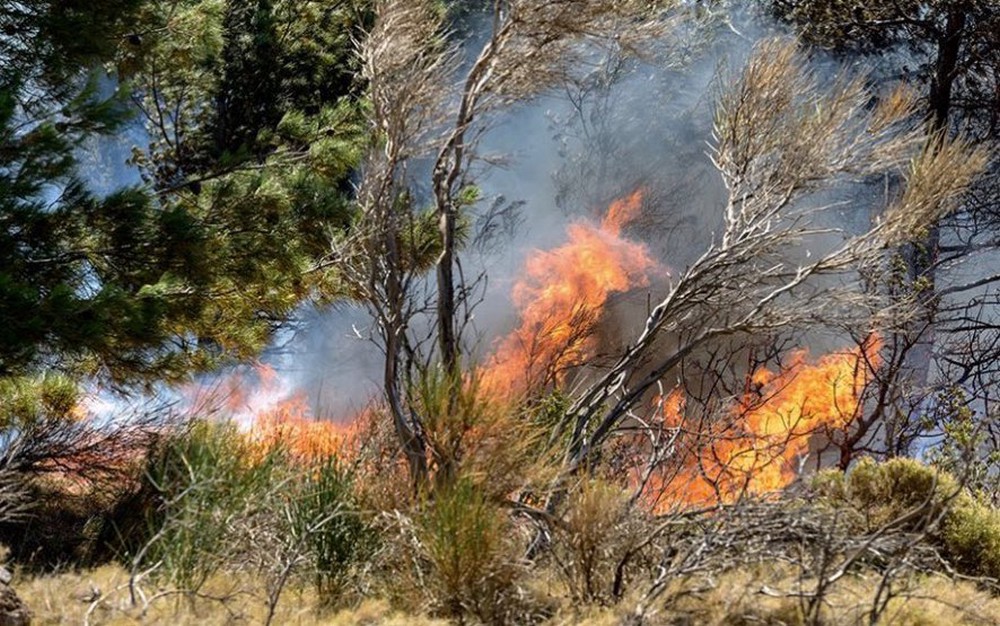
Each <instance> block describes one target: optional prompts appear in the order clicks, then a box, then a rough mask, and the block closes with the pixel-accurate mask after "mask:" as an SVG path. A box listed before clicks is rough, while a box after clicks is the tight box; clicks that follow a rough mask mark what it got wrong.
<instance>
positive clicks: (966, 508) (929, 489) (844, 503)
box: [813, 458, 1000, 580]
mask: <svg viewBox="0 0 1000 626" xmlns="http://www.w3.org/2000/svg"><path fill="white" fill-rule="evenodd" d="M813 487H814V490H815V492H816V494H817V495H819V496H820V498H821V499H822V500H823V501H825V502H826V503H827V504H830V505H833V506H836V507H838V508H840V509H842V510H844V511H846V512H847V513H848V514H850V515H851V518H850V520H849V521H851V522H852V523H853V524H854V525H855V526H856V527H857V528H858V529H859V530H860V531H862V532H873V531H875V530H878V529H879V528H881V527H883V526H884V525H886V524H888V523H890V522H894V521H899V520H903V523H901V526H902V527H903V528H904V529H906V530H911V531H920V530H924V529H925V528H926V530H927V531H928V532H929V533H930V537H931V540H932V541H933V542H934V543H936V544H937V546H938V547H939V549H940V550H941V552H942V553H943V554H944V555H945V556H946V557H947V558H948V559H949V561H951V563H952V565H953V566H954V567H955V568H956V570H957V571H959V572H961V573H963V574H968V575H973V576H987V577H990V578H995V579H998V580H1000V511H997V510H996V509H994V508H993V507H991V506H989V505H987V504H986V503H984V502H983V501H981V500H980V499H978V498H977V497H976V496H975V495H974V494H972V493H970V492H969V491H968V490H965V489H963V488H962V487H961V485H960V484H959V482H958V481H957V480H956V479H955V478H954V477H953V476H951V475H950V474H947V473H944V472H940V471H937V470H936V469H934V468H933V467H929V466H927V465H923V464H922V463H920V462H918V461H915V460H913V459H902V458H898V459H892V460H890V461H887V462H885V463H876V462H874V461H872V460H871V459H863V460H862V461H861V462H860V463H858V464H857V465H856V466H855V467H854V468H853V469H852V470H851V471H850V472H848V473H847V474H843V473H841V472H839V471H837V470H827V471H823V472H820V473H819V474H817V475H816V477H815V479H814V480H813ZM915 512H919V514H914V515H908V514H910V513H915ZM936 521H939V523H938V524H936V525H931V524H930V523H932V522H936Z"/></svg>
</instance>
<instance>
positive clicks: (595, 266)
mask: <svg viewBox="0 0 1000 626" xmlns="http://www.w3.org/2000/svg"><path fill="white" fill-rule="evenodd" d="M642 197H643V194H642V190H639V191H636V192H634V193H632V194H631V195H630V196H628V197H627V198H624V199H621V200H618V201H616V202H614V203H612V204H611V206H610V207H609V208H608V212H607V215H606V216H605V218H604V220H603V221H602V223H601V224H600V225H599V226H598V225H595V224H593V223H591V222H587V221H579V222H576V223H573V224H570V225H569V226H568V227H567V237H568V241H567V242H566V243H565V244H563V245H561V246H559V247H557V248H555V249H552V250H535V251H533V252H531V254H529V256H528V258H527V260H526V261H525V264H524V270H523V274H522V276H523V278H521V279H520V280H519V281H518V282H517V283H515V285H514V288H513V291H512V296H513V300H514V305H515V307H516V308H517V310H518V312H519V314H520V320H521V321H520V325H519V326H518V327H517V328H516V329H514V331H513V332H511V333H510V334H509V335H507V336H506V337H504V338H502V339H501V340H500V341H499V342H498V343H497V344H496V346H495V351H494V353H493V356H492V357H491V359H490V360H489V361H488V364H487V366H486V367H485V368H484V370H483V371H482V372H480V374H481V378H482V383H483V388H484V390H486V391H487V393H490V394H491V395H494V396H501V397H514V396H517V395H520V394H523V393H526V392H528V391H529V390H531V389H533V388H537V387H538V386H540V385H545V384H547V383H553V382H559V381H560V380H562V377H563V376H564V374H565V372H566V370H567V369H568V368H571V367H574V366H576V365H579V364H581V363H583V362H584V361H585V360H586V359H587V357H589V356H590V355H591V354H592V353H593V350H594V348H595V345H594V340H593V337H592V334H591V333H592V330H593V328H594V325H595V324H596V322H597V320H598V319H599V317H600V315H601V312H602V310H603V308H604V305H605V303H606V302H607V301H608V298H609V297H610V296H611V295H612V294H615V293H623V292H627V291H629V290H631V289H634V288H636V287H641V286H645V285H647V284H648V276H647V273H648V271H649V270H650V269H651V268H654V267H655V266H656V263H655V262H654V261H653V259H652V258H651V257H650V255H649V252H648V250H647V249H646V247H645V246H644V245H642V244H641V243H637V242H634V241H629V240H627V239H623V238H622V236H621V232H622V228H623V227H624V226H625V225H626V224H627V223H628V222H629V221H631V220H632V219H634V218H635V217H636V215H637V214H638V213H639V211H640V209H641V207H642Z"/></svg>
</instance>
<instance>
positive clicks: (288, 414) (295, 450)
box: [189, 364, 352, 463]
mask: <svg viewBox="0 0 1000 626" xmlns="http://www.w3.org/2000/svg"><path fill="white" fill-rule="evenodd" d="M213 387H214V389H205V388H204V387H195V388H193V389H191V390H189V395H191V396H192V397H193V398H198V397H201V396H205V397H206V398H207V399H203V400H200V401H197V404H198V405H205V404H208V405H213V404H218V405H220V406H219V409H220V410H221V411H222V415H221V417H223V418H226V419H231V420H233V421H234V422H237V423H239V424H241V425H242V426H245V427H246V429H247V430H246V436H247V438H248V439H249V440H250V441H251V442H252V443H253V444H254V446H255V448H256V449H257V451H258V453H259V454H260V455H261V456H263V455H265V454H267V453H268V452H271V451H274V450H276V449H278V448H279V447H280V448H281V449H282V450H283V451H285V452H287V453H288V454H289V455H290V456H291V458H293V459H295V460H297V461H300V462H303V463H308V462H311V461H315V460H320V459H323V458H326V457H329V456H331V455H334V454H336V453H338V452H340V451H341V450H342V448H343V446H344V442H345V441H346V439H347V438H348V437H349V436H350V434H351V432H352V428H351V426H350V425H342V424H338V423H336V422H332V421H329V420H322V419H317V417H316V416H314V415H313V414H312V410H311V409H310V407H309V402H308V399H307V398H306V395H305V393H304V392H302V391H290V390H289V388H288V386H287V385H286V384H285V382H284V381H283V380H282V379H281V376H280V375H279V374H278V373H277V372H276V371H275V370H274V368H272V367H271V366H269V365H264V364H257V365H256V366H254V371H253V375H252V376H245V375H243V374H242V373H234V374H231V375H229V376H227V377H226V378H225V379H224V380H223V381H222V382H221V383H220V382H216V383H214V385H213ZM196 406H197V405H196Z"/></svg>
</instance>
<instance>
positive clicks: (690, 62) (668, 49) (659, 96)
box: [264, 17, 769, 421]
mask: <svg viewBox="0 0 1000 626" xmlns="http://www.w3.org/2000/svg"><path fill="white" fill-rule="evenodd" d="M743 19H745V23H741V25H740V26H739V28H734V27H733V26H732V24H731V23H721V22H717V21H712V20H707V21H704V22H701V23H698V24H694V23H692V22H691V21H683V22H679V23H678V25H677V29H676V30H675V31H674V32H672V33H671V34H669V35H668V37H667V38H666V39H665V40H664V41H661V42H658V43H657V44H656V45H655V46H654V48H655V49H651V50H649V55H648V58H645V59H641V60H637V59H629V58H624V57H618V56H615V55H614V54H608V53H607V52H606V51H595V52H594V54H593V56H592V61H593V62H592V63H591V64H589V65H588V66H586V67H583V68H581V72H580V74H579V75H578V77H577V80H576V81H574V82H573V83H572V84H569V85H566V86H564V87H562V88H560V89H557V90H555V91H553V92H551V93H548V94H546V95H544V96H543V97H540V98H538V99H537V100H535V101H532V102H530V103H524V104H520V105H517V106H515V107H512V108H510V109H508V110H504V111H502V112H499V113H496V114H494V115H493V117H491V118H490V119H489V120H487V123H488V130H487V131H486V132H485V133H484V134H483V135H482V137H481V140H480V141H479V143H478V144H477V145H476V146H475V152H476V155H477V157H478V161H477V162H476V164H475V165H474V168H475V169H474V173H475V180H476V183H477V185H478V186H479V188H480V190H481V195H482V198H483V199H482V201H481V202H480V203H479V204H478V205H477V206H476V207H475V208H474V209H473V212H474V215H473V218H472V221H473V224H475V225H476V229H477V233H476V235H474V236H473V241H471V242H470V245H468V246H467V247H466V249H465V250H463V252H462V255H461V263H462V271H463V274H464V276H465V277H466V280H467V281H468V282H469V283H470V284H472V283H474V284H475V285H476V286H477V288H476V289H475V290H474V291H473V295H472V297H471V304H472V305H473V306H472V309H471V310H472V324H471V325H470V327H469V328H468V329H467V332H466V334H465V337H464V340H465V344H466V348H467V349H468V350H469V352H470V353H471V354H472V357H473V359H474V360H475V361H477V362H480V363H482V362H486V361H487V360H488V359H489V358H490V356H491V355H492V354H493V352H494V351H495V350H496V349H497V346H498V342H499V340H500V338H501V337H503V336H505V335H506V334H507V333H509V332H510V331H511V330H512V329H513V328H514V327H515V326H516V325H517V322H518V314H517V311H516V308H515V306H514V302H513V300H512V295H511V294H512V288H513V286H514V284H515V282H516V281H517V280H518V279H519V278H520V277H522V275H523V272H524V263H525V259H526V258H527V257H528V256H529V255H531V254H532V252H533V251H537V250H548V249H551V248H554V247H557V246H559V245H560V244H562V243H564V242H565V241H566V238H567V234H566V232H567V227H568V226H569V225H570V224H572V223H573V222H576V221H579V220H591V221H592V222H594V223H598V222H599V220H600V217H601V216H602V215H603V214H604V212H605V211H606V210H607V207H608V205H609V204H610V203H611V202H612V201H613V200H614V199H616V198H620V197H624V196H626V195H628V194H630V193H631V192H633V191H635V190H637V189H642V190H643V192H644V193H643V195H644V197H645V202H644V204H643V211H642V213H641V214H640V215H639V216H638V218H637V219H636V220H635V221H634V222H633V223H632V224H631V225H630V226H628V228H627V229H626V233H625V234H626V236H627V237H629V238H632V239H635V240H637V241H641V242H643V243H644V244H646V246H647V247H648V248H649V249H650V250H651V251H652V254H653V256H654V257H655V258H657V259H660V260H662V262H663V264H664V265H665V266H667V267H676V268H681V267H683V266H684V265H686V264H687V263H689V262H690V261H691V260H693V259H694V258H695V257H696V256H697V255H698V254H700V253H701V252H702V251H703V250H704V248H705V246H706V245H708V244H709V242H710V241H711V240H712V238H713V236H714V234H715V232H717V230H718V226H719V219H720V218H719V215H720V212H719V210H718V208H719V207H720V206H722V205H723V204H724V201H725V190H724V188H723V186H722V184H721V180H720V179H719V177H718V175H717V174H716V172H715V170H714V167H713V165H712V163H711V160H710V158H709V156H708V150H709V141H710V139H711V128H712V114H713V103H714V100H715V94H716V93H717V92H718V88H719V80H718V79H719V77H720V73H722V72H723V71H724V68H727V67H734V68H736V67H739V66H740V65H741V63H742V60H743V59H744V58H746V56H748V54H749V52H750V50H751V49H752V47H753V44H754V42H755V41H756V40H757V39H758V38H759V37H761V36H763V35H764V34H766V33H767V32H768V30H769V27H768V28H765V27H764V26H763V25H761V24H757V23H754V22H753V21H752V20H751V19H750V18H748V17H744V18H743ZM487 26H488V22H487V21H485V20H484V21H483V27H484V28H485V27H487ZM749 33H753V35H752V36H751V35H750V34H749ZM483 37H484V35H483V33H482V32H480V33H478V34H473V35H472V36H471V37H470V38H469V39H468V45H469V47H470V50H471V49H475V46H476V43H477V42H481V41H482V39H483ZM484 231H485V232H484ZM432 279H433V277H428V281H430V280H432ZM426 287H427V288H428V289H430V283H429V282H428V284H427V285H426ZM654 287H655V285H654ZM647 295H648V294H647V293H646V292H644V291H642V290H637V291H636V292H635V293H630V294H628V296H627V297H625V296H622V297H618V298H615V299H613V300H611V301H609V303H608V307H607V311H606V313H605V315H604V317H606V318H607V319H606V320H605V321H604V322H603V323H602V328H601V334H602V336H605V337H612V336H618V337H621V338H622V340H627V339H628V338H629V337H630V335H631V334H632V333H633V332H634V329H635V328H636V324H637V323H638V322H640V321H641V319H642V318H644V316H645V314H646V303H647V301H648V298H647ZM302 321H303V322H304V324H303V325H302V328H301V329H300V330H298V331H297V332H295V333H294V335H292V336H291V338H290V340H287V341H285V342H282V343H281V345H280V347H277V346H276V347H275V348H274V349H272V350H270V351H269V352H268V353H267V354H266V355H265V357H264V361H265V362H266V363H267V364H269V365H270V366H272V367H274V368H275V370H276V371H277V372H278V373H279V375H280V376H282V377H283V378H284V379H286V380H288V381H289V384H288V385H287V387H288V388H289V389H290V390H295V392H296V393H302V394H303V395H304V396H305V397H306V398H307V399H308V401H309V404H310V407H311V410H312V413H313V415H314V416H316V417H320V418H327V419H333V420H337V421H343V420H347V419H349V418H350V417H351V416H353V415H356V414H357V411H358V409H359V408H360V407H363V406H364V405H366V404H367V403H368V402H370V401H371V400H372V399H373V398H376V397H377V395H378V393H379V389H380V388H381V383H380V380H381V364H382V357H381V354H380V352H379V349H378V347H377V343H376V342H375V341H372V335H373V333H374V329H373V328H372V327H371V320H370V319H369V318H368V317H367V315H366V314H365V312H364V311H363V309H362V308H361V307H357V306H341V307H335V308H333V309H331V310H328V311H309V312H308V313H307V314H306V315H304V316H303V320H302ZM432 324H433V320H431V319H429V318H426V319H425V318H420V319H417V320H415V321H414V325H415V326H417V327H418V328H419V327H426V328H431V327H432ZM604 348H606V349H608V350H610V349H613V346H604Z"/></svg>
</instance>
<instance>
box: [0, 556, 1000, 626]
mask: <svg viewBox="0 0 1000 626" xmlns="http://www.w3.org/2000/svg"><path fill="white" fill-rule="evenodd" d="M536 574H538V580H536V581H533V583H532V585H533V586H535V587H536V588H537V590H539V591H540V590H541V589H542V588H545V590H546V592H547V593H549V594H554V595H557V596H560V595H561V596H562V597H556V598H553V600H554V603H555V604H557V605H558V606H559V608H558V610H557V611H556V612H555V614H554V615H553V617H551V618H550V619H549V620H548V621H547V622H545V623H546V624H548V625H549V626H569V625H570V624H582V625H585V626H612V625H614V624H620V623H621V622H622V619H623V618H625V617H626V616H627V615H628V614H629V613H630V612H631V608H632V607H633V606H634V605H635V602H636V600H637V598H636V597H629V598H626V599H625V600H624V601H623V602H622V603H621V604H619V605H616V606H610V607H602V606H597V605H585V604H580V603H578V602H574V601H573V600H571V596H570V594H563V593H562V585H561V584H559V583H556V582H554V581H553V580H548V581H546V580H544V578H546V574H545V573H540V572H536ZM127 579H128V577H127V574H126V572H125V571H124V570H123V569H121V568H120V567H117V566H105V567H101V568H98V569H94V570H89V571H82V572H63V573H60V574H57V575H51V576H43V577H37V578H33V579H23V580H15V587H16V589H17V590H18V593H19V594H20V595H21V597H22V598H23V599H24V600H25V601H26V602H27V603H28V604H29V605H30V607H31V609H32V611H33V612H34V614H35V622H34V623H35V624H39V625H46V624H79V623H83V622H84V620H85V618H86V617H87V616H88V611H89V619H90V623H91V624H108V625H128V624H164V625H166V624H169V625H171V626H173V625H177V626H187V625H190V626H195V625H209V626H210V625H214V624H220V625H221V624H234V623H244V624H260V623H263V621H264V618H265V616H266V613H267V608H266V604H265V595H264V593H263V590H262V589H261V588H260V584H259V582H258V581H255V580H253V579H252V578H250V577H248V576H247V577H232V576H229V577H218V578H216V579H213V580H211V581H209V583H208V584H207V585H206V587H205V589H204V590H203V593H202V594H201V595H200V596H199V597H196V598H190V597H188V596H180V595H177V594H171V593H170V592H169V591H166V590H160V591H159V592H157V591H155V590H153V589H149V588H147V589H145V593H146V594H147V596H148V597H149V598H150V602H149V606H148V608H147V609H146V610H145V612H143V610H142V606H141V602H140V605H139V606H137V607H132V606H131V605H130V603H129V596H128V590H127V588H126V587H124V585H125V584H126V583H127ZM797 582H798V581H797V580H796V578H795V577H794V576H793V575H792V572H791V571H790V570H787V569H785V568H783V567H781V566H778V565H775V566H760V567H757V568H745V569H741V570H737V571H734V572H730V573H728V574H725V575H722V576H719V577H717V578H715V579H714V580H712V581H708V580H697V581H693V580H689V581H682V582H678V583H676V584H675V585H674V587H673V589H672V591H674V592H676V594H677V595H676V596H675V600H674V601H673V602H672V603H671V606H669V607H668V608H664V609H663V610H661V611H659V612H657V613H655V614H653V615H649V616H648V620H647V622H646V623H648V624H652V625H655V624H678V623H685V624H704V625H706V626H711V625H718V626H723V625H727V626H728V625H734V624H774V625H777V624H788V625H798V624H803V623H804V622H803V620H802V613H801V610H800V609H799V605H798V601H797V600H796V599H795V598H794V597H774V596H775V595H779V594H781V593H782V592H794V590H795V587H796V584H797ZM877 583H878V579H877V577H874V576H869V577H862V576H854V577H847V578H844V579H842V580H841V581H840V582H838V584H837V585H836V586H835V587H834V589H833V590H832V593H831V595H830V597H829V604H828V606H827V607H826V608H825V609H824V613H823V624H827V625H837V626H839V625H845V626H846V625H853V624H867V623H868V622H867V618H868V616H867V611H868V608H869V607H870V604H871V597H872V594H873V592H874V589H875V586H876V585H877ZM764 589H767V590H768V593H764V592H762V590H764ZM97 591H99V592H100V593H101V598H99V599H96V602H95V598H94V597H93V596H94V594H95V593H96V592H97ZM157 593H160V594H163V595H161V596H160V597H157V598H155V599H154V596H155V595H156V594H157ZM769 594H773V595H769ZM274 623H275V624H293V625H303V626H309V625H313V624H317V625H318V624H326V625H330V626H340V625H344V626H346V625H358V626H360V625H370V626H403V625H406V624H413V625H416V626H424V625H426V626H432V625H435V624H447V623H449V622H447V621H444V620H435V619H432V618H429V617H426V616H421V615H412V614H404V613H401V612H399V611H397V610H395V609H394V608H393V607H392V606H390V604H389V603H388V602H386V601H385V600H380V599H369V600H364V601H361V602H360V603H359V604H358V605H357V606H354V607H352V608H349V609H343V610H340V611H324V610H323V608H322V604H321V603H320V602H319V599H318V598H317V597H316V595H315V593H313V591H312V590H311V588H308V587H303V588H295V589H290V590H289V591H288V592H287V593H286V595H285V596H284V597H283V599H282V602H281V603H280V604H279V606H278V610H277V613H276V616H275V619H274ZM879 624H885V625H887V626H888V625H892V626H958V625H968V626H991V625H994V624H1000V598H997V597H994V596H991V595H990V594H988V593H985V592H983V591H980V590H978V589H977V588H976V587H975V586H974V585H972V584H970V583H954V582H952V581H949V580H947V579H945V578H938V577H925V578H921V579H917V580H914V581H912V582H911V584H910V585H909V586H908V587H907V588H906V589H904V590H901V593H900V596H899V597H898V598H896V599H894V600H893V601H892V602H891V604H890V606H889V609H888V610H887V611H886V612H885V614H884V615H883V616H882V618H881V619H880V621H879Z"/></svg>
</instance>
